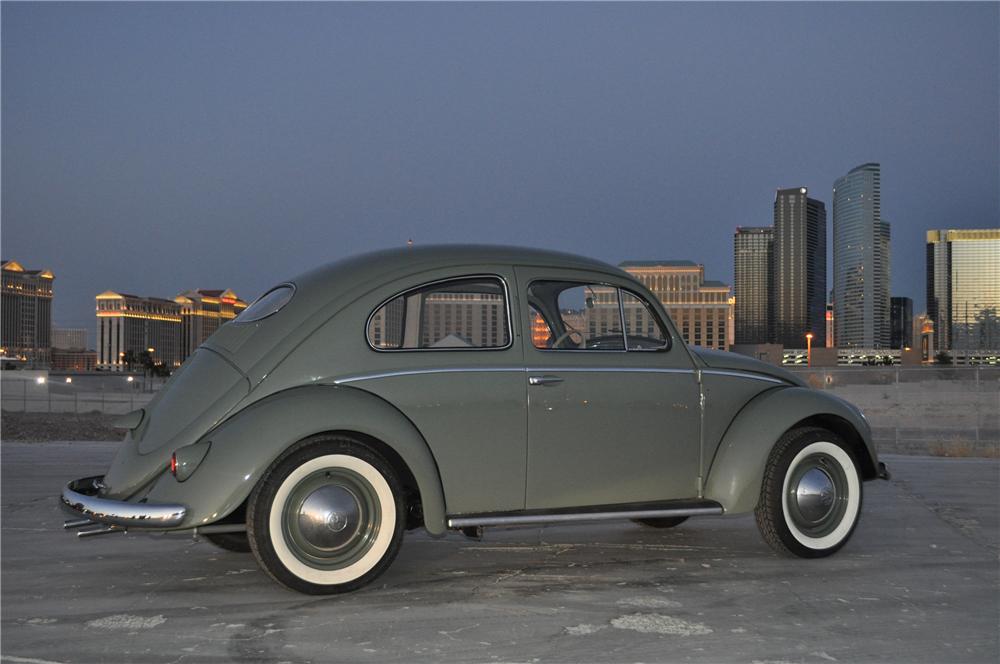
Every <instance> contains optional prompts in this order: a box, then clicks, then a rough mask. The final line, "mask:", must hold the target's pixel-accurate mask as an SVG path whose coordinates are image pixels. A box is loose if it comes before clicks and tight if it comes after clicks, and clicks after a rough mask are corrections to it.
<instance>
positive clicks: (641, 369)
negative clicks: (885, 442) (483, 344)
mask: <svg viewBox="0 0 1000 664" xmlns="http://www.w3.org/2000/svg"><path fill="white" fill-rule="evenodd" d="M527 371H541V372H552V373H558V372H560V371H563V372H573V373H681V374H694V369H670V368H660V367H552V366H549V367H529V368H528V369H527Z"/></svg>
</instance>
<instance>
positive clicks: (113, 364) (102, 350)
mask: <svg viewBox="0 0 1000 664" xmlns="http://www.w3.org/2000/svg"><path fill="white" fill-rule="evenodd" d="M96 299H97V338H96V341H97V368H98V369H101V370H104V371H124V370H125V363H124V361H123V359H124V357H125V354H126V353H129V352H131V353H132V354H133V355H134V356H135V357H136V358H138V357H139V356H140V355H141V354H142V353H143V352H144V351H149V352H150V353H151V354H152V356H153V361H154V362H157V363H159V362H162V363H163V364H165V365H167V366H168V367H170V368H174V367H178V366H180V364H181V361H182V360H183V359H184V358H183V357H182V355H181V324H182V318H181V305H179V304H177V303H176V302H174V301H173V300H165V299H162V298H158V297H139V296H138V295H129V294H128V293H116V292H114V291H105V292H103V293H101V294H100V295H98V296H97V298H96ZM149 349H152V350H151V351H150V350H149Z"/></svg>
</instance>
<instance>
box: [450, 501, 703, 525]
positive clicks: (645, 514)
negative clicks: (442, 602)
mask: <svg viewBox="0 0 1000 664" xmlns="http://www.w3.org/2000/svg"><path fill="white" fill-rule="evenodd" d="M722 513H723V509H722V506H719V507H688V508H677V509H662V510H631V511H628V512H590V513H575V514H527V515H507V516H481V517H476V516H470V517H453V518H449V519H448V527H449V528H466V527H468V526H517V525H530V524H536V523H571V522H586V521H611V520H614V519H655V518H660V517H675V516H705V515H718V514H722Z"/></svg>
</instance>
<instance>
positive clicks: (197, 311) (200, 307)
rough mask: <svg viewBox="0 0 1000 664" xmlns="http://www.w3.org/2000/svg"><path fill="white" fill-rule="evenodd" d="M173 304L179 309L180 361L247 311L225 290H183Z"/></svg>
mask: <svg viewBox="0 0 1000 664" xmlns="http://www.w3.org/2000/svg"><path fill="white" fill-rule="evenodd" d="M174 302H176V303H177V304H179V305H180V307H181V330H180V335H181V336H180V353H181V361H184V360H186V359H187V358H188V357H190V356H191V353H193V352H194V351H195V349H196V348H198V346H200V345H201V344H203V343H204V342H205V340H206V339H208V338H209V337H210V336H212V335H213V334H214V333H215V331H216V330H218V329H219V328H220V327H222V325H224V324H225V323H227V322H229V321H231V320H232V319H234V318H236V317H237V316H238V315H239V314H240V312H241V311H243V310H244V309H246V308H247V303H246V302H244V301H243V300H241V299H240V298H239V297H238V296H237V295H236V293H234V292H233V291H231V290H228V289H226V290H205V289H201V288H200V289H198V290H189V291H184V292H183V293H181V294H180V295H178V296H177V297H175V298H174Z"/></svg>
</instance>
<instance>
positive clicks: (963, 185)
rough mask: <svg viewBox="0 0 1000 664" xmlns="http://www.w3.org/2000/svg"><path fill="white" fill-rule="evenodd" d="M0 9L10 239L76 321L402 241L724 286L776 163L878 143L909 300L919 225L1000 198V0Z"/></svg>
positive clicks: (842, 162) (993, 217)
mask: <svg viewBox="0 0 1000 664" xmlns="http://www.w3.org/2000/svg"><path fill="white" fill-rule="evenodd" d="M0 12H2V15H3V16H2V18H3V21H2V33H3V34H2V40H0V41H2V50H3V54H2V55H3V58H2V68H3V72H2V73H3V76H2V86H3V94H2V98H3V115H2V122H3V127H2V130H3V146H2V147H3V155H2V158H3V162H4V164H5V166H6V168H4V169H3V178H2V205H3V209H2V216H3V230H4V233H3V254H4V258H16V259H17V260H19V261H21V262H23V263H25V264H28V265H37V266H42V267H48V268H50V269H52V270H53V271H55V272H56V273H57V274H58V275H59V277H60V279H59V281H58V282H57V284H56V299H55V311H54V322H55V324H57V325H59V326H63V327H81V326H86V327H90V320H91V317H92V313H93V312H92V299H91V298H93V297H94V295H95V294H97V293H100V292H102V291H104V290H107V289H118V290H124V291H126V292H138V293H150V294H156V293H159V294H161V295H166V294H169V293H173V292H176V291H175V289H176V287H177V286H178V285H180V284H190V283H202V284H219V283H224V284H227V285H230V286H231V287H233V288H234V289H236V290H237V291H238V292H240V293H243V294H245V295H246V296H247V299H248V300H249V299H253V298H254V297H255V296H256V295H258V294H260V293H262V292H263V291H264V290H266V289H267V288H268V287H270V286H271V285H273V284H274V283H277V282H279V281H281V280H283V279H287V278H289V277H292V276H294V275H295V274H297V273H299V272H302V271H304V270H307V269H310V268H312V267H314V266H316V265H319V264H322V263H325V262H328V261H330V260H335V259H338V258H342V257H345V256H349V255H352V254H356V253H359V252H362V251H366V250H370V249H375V248H379V247H389V246H401V245H404V244H405V243H406V241H407V239H409V238H412V239H413V240H414V241H415V243H416V244H418V245H423V244H431V243H438V242H484V243H501V244H515V245H529V246H537V247H542V248H555V249H562V250H565V251H570V252H575V253H580V254H584V255H588V256H593V257H596V258H599V259H602V260H604V261H606V262H608V263H610V264H617V263H619V262H621V261H622V260H627V259H653V258H656V259H659V258H667V259H669V258H675V259H693V260H697V261H698V262H699V263H702V264H704V265H705V267H706V272H707V273H709V274H711V275H713V276H714V277H715V278H718V279H720V280H722V281H724V282H727V283H733V274H732V269H733V268H732V254H731V251H732V245H731V240H730V239H729V238H730V237H731V233H732V232H733V229H734V228H735V227H737V226H764V225H767V224H769V223H770V218H771V212H772V204H773V192H774V189H775V188H776V187H779V186H792V185H796V186H797V185H801V186H804V187H806V188H808V189H809V191H810V194H811V195H812V196H813V197H814V198H816V199H818V200H820V201H823V202H824V203H826V206H827V210H828V212H829V210H830V208H831V205H832V197H833V194H832V184H833V182H834V180H835V179H836V177H838V176H839V175H841V174H843V173H844V172H846V171H847V169H849V168H851V167H853V166H854V165H856V164H859V163H864V162H866V161H878V162H880V163H881V164H882V167H883V169H884V172H885V178H884V181H883V182H882V194H883V201H884V215H885V217H886V218H887V219H888V220H890V221H891V222H892V223H893V250H892V256H893V269H892V289H891V293H892V294H893V295H903V296H909V297H911V298H913V300H914V305H915V309H916V310H917V311H922V310H924V308H925V307H924V293H923V290H922V288H921V284H922V283H923V265H924V260H923V253H924V248H923V244H924V243H923V239H924V232H925V231H926V229H928V228H938V227H969V228H978V227H984V226H996V225H997V219H1000V194H998V192H997V182H998V181H1000V165H998V161H1000V159H998V152H1000V149H998V143H1000V132H998V127H997V122H996V118H997V116H998V114H1000V112H998V108H1000V102H998V99H1000V94H998V88H1000V75H998V74H1000V64H998V62H1000V56H998V50H1000V49H998V48H997V45H998V44H997V42H998V37H997V33H996V29H995V27H996V25H997V20H998V17H1000V11H998V7H997V5H995V4H983V5H952V6H947V5H934V4H920V5H888V6H887V5H861V4H858V5H823V4H785V5H781V6H774V5H766V4H749V5H735V6H731V5H703V6H698V5H687V4H654V5H618V6H616V5H584V4H580V5H564V6H558V5H461V6H455V5H412V6H405V5H374V4H373V5H349V4H329V5H328V4H315V5H292V6H275V5H266V4H261V5H250V4H246V5H223V4H205V5H188V4H164V5H155V4H127V3H123V4H119V5H104V4H86V5H67V4H45V5H43V4H37V5H36V4H19V3H4V4H3V6H2V7H0ZM594 35H600V36H601V39H599V40H595V39H594V38H593V37H594ZM709 44H711V46H710V47H709V46H708V45H709ZM970 64H974V65H975V66H970ZM789 81H795V88H794V90H793V89H792V88H790V87H789V85H788V83H789ZM928 90H933V91H934V94H933V95H929V94H928V93H927V91H928ZM806 145H808V146H809V147H808V149H803V147H804V146H806ZM179 275H180V276H182V277H183V278H179ZM827 280H828V281H830V274H829V270H828V275H827Z"/></svg>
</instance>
